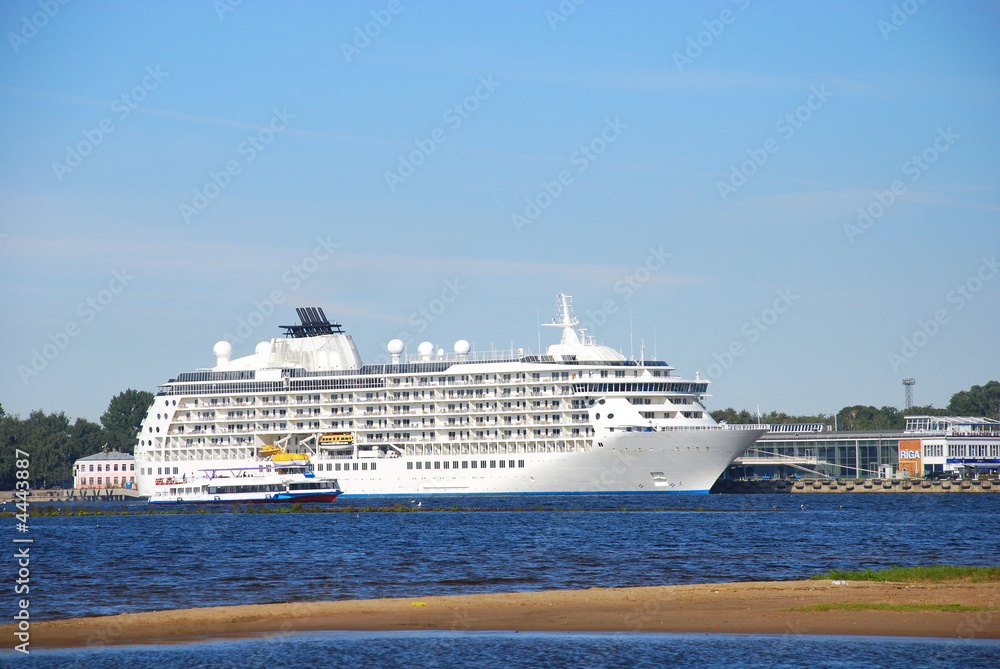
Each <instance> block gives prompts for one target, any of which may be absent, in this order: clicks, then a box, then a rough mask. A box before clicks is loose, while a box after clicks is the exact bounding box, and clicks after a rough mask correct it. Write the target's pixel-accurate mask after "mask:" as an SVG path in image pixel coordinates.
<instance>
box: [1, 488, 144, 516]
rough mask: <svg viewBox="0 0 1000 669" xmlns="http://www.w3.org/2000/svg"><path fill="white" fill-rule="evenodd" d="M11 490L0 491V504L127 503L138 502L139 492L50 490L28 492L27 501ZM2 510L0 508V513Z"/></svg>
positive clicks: (84, 489) (121, 489)
mask: <svg viewBox="0 0 1000 669" xmlns="http://www.w3.org/2000/svg"><path fill="white" fill-rule="evenodd" d="M16 495H17V493H15V492H14V491H13V490H4V491H0V504H9V503H12V502H20V501H27V502H28V504H44V503H46V502H127V501H129V500H138V499H140V497H139V491H138V490H135V489H134V488H82V489H74V488H50V489H47V490H29V491H28V498H27V500H22V499H21V498H20V497H17V496H16ZM2 510H4V509H2V508H0V511H2Z"/></svg>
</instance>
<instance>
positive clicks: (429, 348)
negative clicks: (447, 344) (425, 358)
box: [417, 341, 434, 355]
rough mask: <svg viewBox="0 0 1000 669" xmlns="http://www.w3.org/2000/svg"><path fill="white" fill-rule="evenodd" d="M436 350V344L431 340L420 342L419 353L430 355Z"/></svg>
mask: <svg viewBox="0 0 1000 669" xmlns="http://www.w3.org/2000/svg"><path fill="white" fill-rule="evenodd" d="M433 352H434V344H432V343H430V342H429V341H422V342H420V346H418V347H417V353H419V354H420V355H430V354H432V353H433Z"/></svg>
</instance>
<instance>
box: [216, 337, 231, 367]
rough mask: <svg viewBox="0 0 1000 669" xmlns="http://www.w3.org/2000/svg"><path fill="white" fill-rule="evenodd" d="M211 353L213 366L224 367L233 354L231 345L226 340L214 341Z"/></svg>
mask: <svg viewBox="0 0 1000 669" xmlns="http://www.w3.org/2000/svg"><path fill="white" fill-rule="evenodd" d="M212 353H214V354H215V366H216V367H225V366H226V365H228V364H229V358H230V357H232V355H233V347H232V345H230V343H229V342H228V341H220V342H216V344H215V346H213V347H212Z"/></svg>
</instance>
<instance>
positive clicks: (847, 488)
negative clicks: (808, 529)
mask: <svg viewBox="0 0 1000 669" xmlns="http://www.w3.org/2000/svg"><path fill="white" fill-rule="evenodd" d="M791 492H793V493H817V492H819V493H846V492H889V493H922V492H928V493H1000V482H997V481H990V480H987V479H962V480H957V481H949V480H943V481H929V480H927V479H858V480H846V481H845V480H839V481H834V480H832V479H816V480H806V481H803V480H798V481H796V482H795V483H794V484H793V485H792V486H791Z"/></svg>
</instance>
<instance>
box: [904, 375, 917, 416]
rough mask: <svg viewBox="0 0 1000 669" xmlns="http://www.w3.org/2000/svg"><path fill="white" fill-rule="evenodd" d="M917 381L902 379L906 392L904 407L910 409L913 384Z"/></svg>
mask: <svg viewBox="0 0 1000 669" xmlns="http://www.w3.org/2000/svg"><path fill="white" fill-rule="evenodd" d="M916 382H917V380H916V379H903V388H904V389H905V392H906V408H907V409H910V408H912V407H913V385H914V384H915V383H916Z"/></svg>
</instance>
